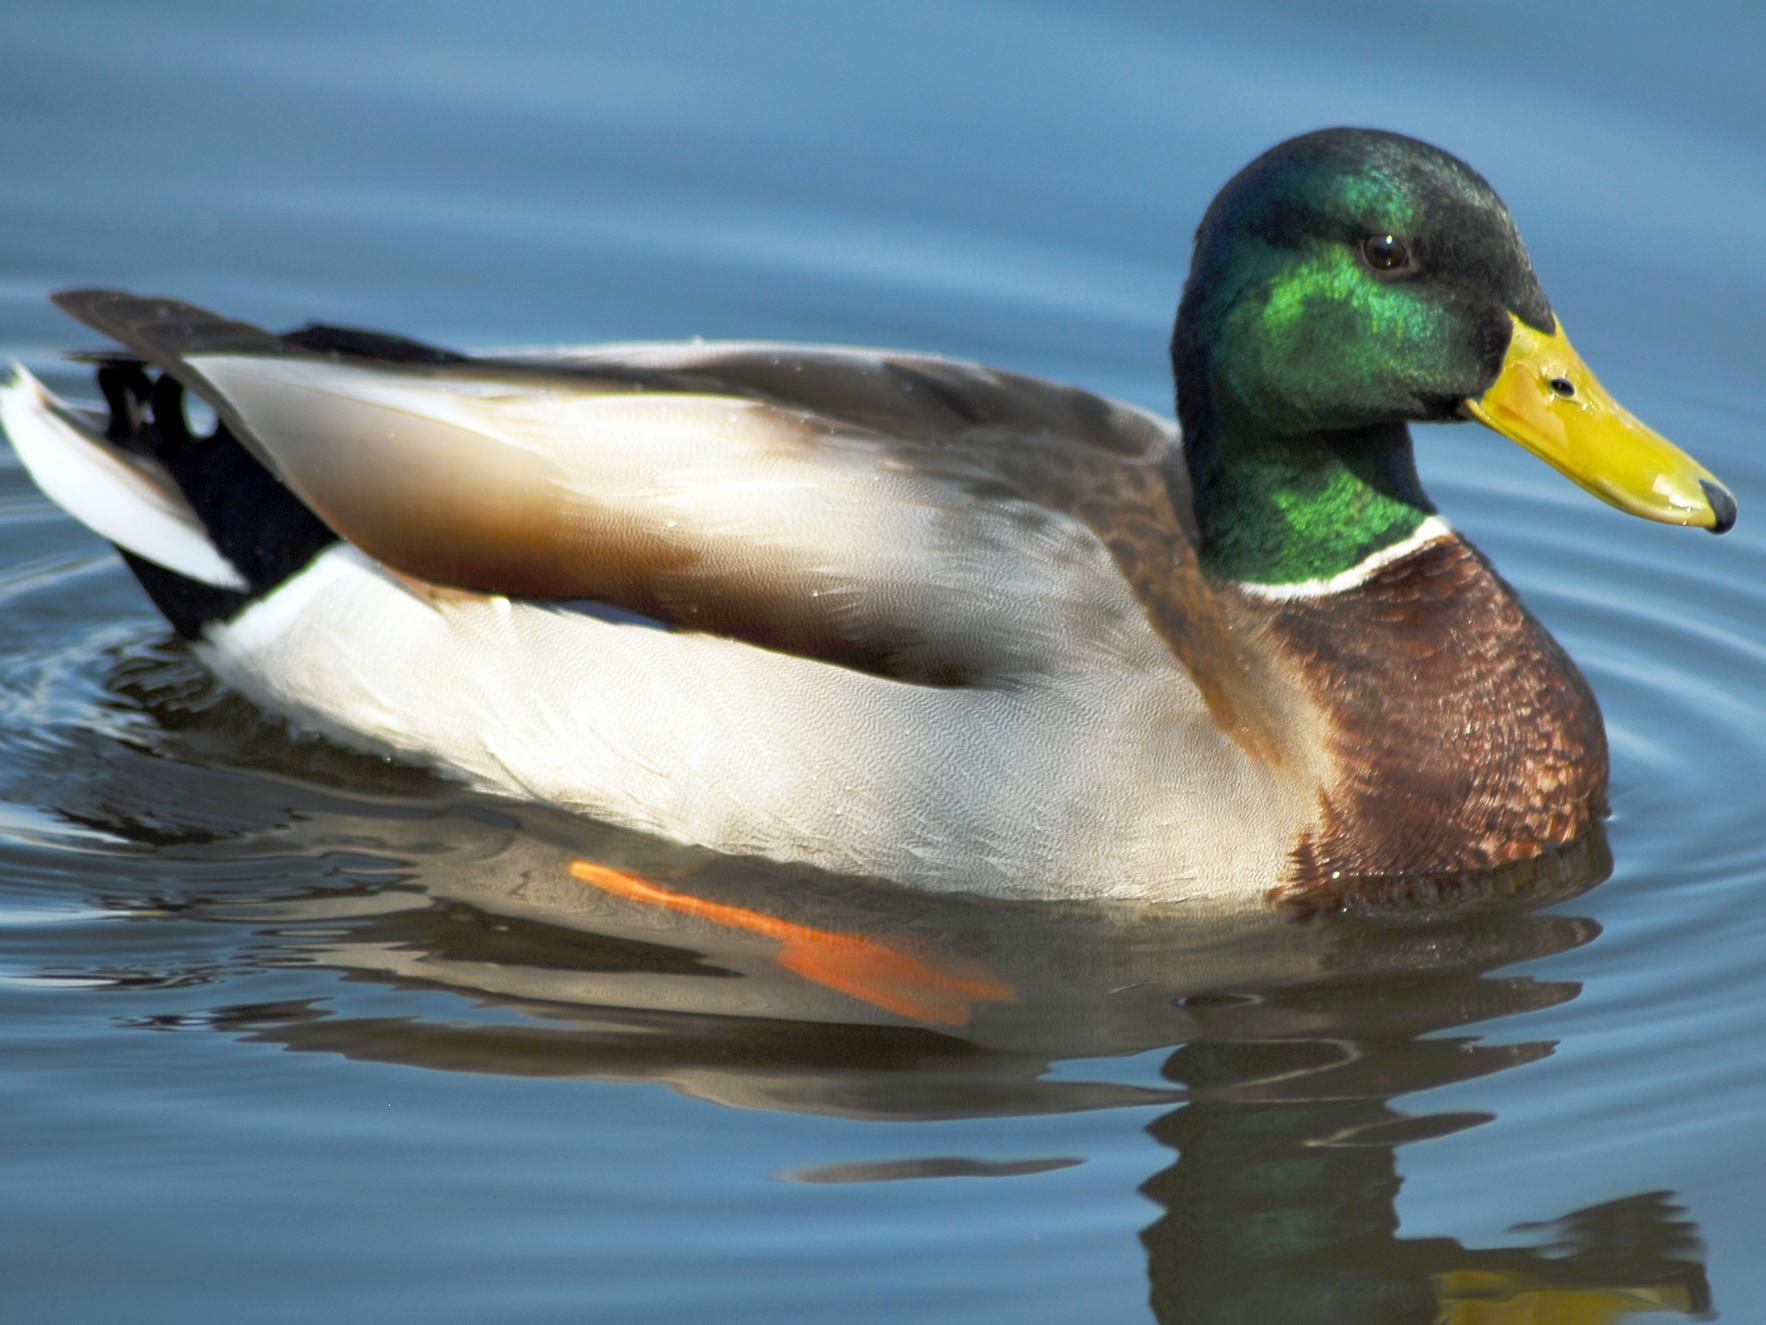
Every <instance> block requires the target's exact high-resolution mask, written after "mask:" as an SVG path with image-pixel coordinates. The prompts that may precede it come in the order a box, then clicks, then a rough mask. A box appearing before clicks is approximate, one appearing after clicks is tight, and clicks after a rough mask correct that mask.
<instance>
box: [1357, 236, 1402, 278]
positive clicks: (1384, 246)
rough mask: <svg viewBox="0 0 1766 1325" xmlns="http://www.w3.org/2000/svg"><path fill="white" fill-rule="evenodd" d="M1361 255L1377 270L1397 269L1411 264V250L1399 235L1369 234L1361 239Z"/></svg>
mask: <svg viewBox="0 0 1766 1325" xmlns="http://www.w3.org/2000/svg"><path fill="white" fill-rule="evenodd" d="M1361 256H1362V257H1364V258H1366V259H1367V265H1368V266H1370V267H1372V268H1373V269H1374V270H1375V271H1397V270H1398V269H1399V268H1400V267H1408V266H1410V250H1409V249H1408V248H1406V247H1405V246H1404V241H1403V240H1402V239H1400V238H1399V237H1398V236H1397V235H1369V236H1368V237H1367V238H1366V239H1364V240H1362V241H1361Z"/></svg>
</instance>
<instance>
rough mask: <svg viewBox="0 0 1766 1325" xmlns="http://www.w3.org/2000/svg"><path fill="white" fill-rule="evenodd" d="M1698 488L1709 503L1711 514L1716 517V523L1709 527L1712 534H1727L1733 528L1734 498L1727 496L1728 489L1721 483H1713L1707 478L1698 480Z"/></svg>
mask: <svg viewBox="0 0 1766 1325" xmlns="http://www.w3.org/2000/svg"><path fill="white" fill-rule="evenodd" d="M1699 487H1701V488H1703V489H1704V491H1705V500H1706V501H1708V502H1710V503H1711V513H1712V514H1713V515H1715V516H1716V517H1717V523H1716V524H1714V525H1712V526H1711V532H1712V533H1713V534H1727V533H1728V532H1729V531H1730V530H1731V529H1733V528H1735V498H1734V497H1731V496H1730V495H1729V489H1728V488H1726V487H1724V486H1723V485H1722V484H1721V483H1713V482H1711V480H1710V479H1708V478H1702V479H1700V480H1699Z"/></svg>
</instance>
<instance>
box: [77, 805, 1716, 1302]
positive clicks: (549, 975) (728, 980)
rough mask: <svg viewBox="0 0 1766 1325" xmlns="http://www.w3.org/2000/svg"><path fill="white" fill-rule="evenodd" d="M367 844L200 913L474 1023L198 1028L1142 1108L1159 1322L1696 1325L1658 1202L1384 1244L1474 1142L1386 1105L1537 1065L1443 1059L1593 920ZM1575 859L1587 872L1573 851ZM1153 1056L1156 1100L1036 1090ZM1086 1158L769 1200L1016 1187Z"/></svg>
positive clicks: (593, 847) (1554, 992)
mask: <svg viewBox="0 0 1766 1325" xmlns="http://www.w3.org/2000/svg"><path fill="white" fill-rule="evenodd" d="M319 818H320V820H323V818H324V816H322V815H321V816H319ZM303 823H304V827H302V828H300V829H299V833H300V835H301V836H303V837H304V836H305V835H306V833H307V832H309V831H311V830H312V829H313V828H314V826H315V824H314V821H313V820H312V819H311V818H308V819H306V820H303ZM112 826H113V828H114V823H113V825H112ZM318 826H319V827H320V829H321V831H329V832H333V833H335V831H336V830H337V827H338V825H337V824H336V823H335V821H333V822H331V823H329V824H324V823H322V822H321V823H320V824H319V825H318ZM376 832H377V834H378V837H379V840H378V841H377V842H376V843H375V844H374V846H375V849H374V851H373V852H372V854H371V855H364V856H363V857H361V860H362V861H363V862H364V864H365V865H366V866H368V867H367V868H365V870H364V871H363V872H362V873H361V874H360V875H359V876H358V878H357V880H356V882H355V884H354V886H352V887H347V888H343V889H331V888H326V889H320V890H314V891H312V892H310V893H309V894H308V895H306V896H304V897H299V898H283V899H280V900H276V901H273V902H258V903H247V904H241V903H240V902H239V901H238V900H237V899H234V900H229V899H227V898H225V897H224V896H215V897H214V898H212V899H211V900H210V901H209V902H208V903H207V904H206V906H207V909H208V911H209V913H210V914H211V915H212V916H214V917H216V918H221V917H226V918H229V919H231V920H234V921H236V922H238V923H242V924H246V925H249V926H250V927H251V928H252V931H253V935H254V939H255V940H256V941H258V942H259V943H260V944H261V943H262V941H263V940H265V939H270V940H273V941H272V942H271V943H270V944H269V946H268V947H267V948H261V949H260V951H262V953H263V956H262V958H261V960H263V961H264V962H266V963H271V964H295V963H298V964H319V965H323V966H326V967H331V968H336V969H341V970H344V971H347V972H350V973H352V974H353V975H354V976H355V977H356V978H358V979H371V980H373V981H376V982H383V983H385V984H389V985H393V986H409V987H424V988H431V989H433V988H436V987H446V988H450V989H453V990H456V991H459V992H460V993H462V994H463V995H466V996H467V997H468V998H470V999H471V1000H473V1001H474V1002H475V1003H476V1004H478V1005H479V1006H481V1007H488V1008H490V1009H494V1010H495V1013H496V1015H495V1017H494V1018H485V1019H474V1018H472V1017H466V1018H449V1019H447V1020H431V1019H426V1018H424V1017H422V1016H392V1017H387V1016H375V1017H362V1016H354V1015H350V1013H349V1010H348V1003H349V1000H348V999H339V1000H336V1002H335V1004H334V1003H332V1002H331V1001H326V1000H311V1001H304V1002H299V1003H283V1004H274V1005H252V1006H234V1007H228V1008H220V1009H216V1010H215V1011H214V1012H213V1013H212V1014H211V1016H210V1017H209V1018H208V1021H209V1024H212V1025H215V1026H218V1027H221V1028H224V1029H227V1030H229V1031H232V1032H234V1033H238V1034H241V1035H243V1036H245V1037H247V1038H250V1039H253V1040H259V1041H270V1042H275V1043H278V1044H282V1045H286V1046H288V1047H289V1048H292V1049H296V1050H302V1051H308V1052H324V1053H334V1054H340V1055H343V1056H346V1057H350V1058H355V1059H363V1060H372V1061H378V1062H393V1063H402V1064H411V1065H418V1066H423V1067H427V1068H434V1069H441V1070H448V1071H462V1072H485V1073H502V1074H515V1075H530V1076H569V1077H587V1078H594V1079H599V1080H632V1081H647V1082H656V1081H660V1082H667V1083H670V1084H672V1085H674V1086H675V1087H676V1088H678V1089H680V1090H682V1091H684V1092H687V1093H689V1094H692V1095H694V1096H697V1097H700V1098H703V1099H708V1100H716V1101H721V1102H723V1103H726V1104H731V1105H737V1106H741V1107H747V1108H765V1109H774V1110H786V1111H797V1112H810V1113H820V1114H831V1115H838V1116H843V1117H851V1118H883V1119H911V1118H974V1117H987V1116H996V1117H997V1116H1021V1115H1029V1114H1033V1113H1052V1112H1059V1111H1074V1110H1109V1109H1114V1108H1118V1107H1121V1106H1130V1105H1136V1106H1145V1105H1149V1104H1151V1105H1161V1104H1168V1105H1169V1106H1170V1107H1169V1108H1167V1109H1165V1111H1164V1112H1162V1113H1161V1114H1160V1115H1159V1117H1158V1118H1157V1120H1156V1121H1154V1122H1153V1123H1152V1125H1151V1127H1150V1131H1151V1134H1152V1135H1153V1137H1154V1138H1156V1139H1157V1140H1158V1141H1159V1142H1160V1144H1161V1145H1163V1146H1166V1147H1168V1148H1169V1149H1170V1150H1171V1151H1172V1152H1174V1158H1173V1160H1172V1162H1171V1163H1170V1165H1169V1166H1168V1167H1166V1168H1164V1169H1162V1170H1160V1171H1158V1172H1156V1173H1154V1174H1153V1175H1152V1176H1150V1177H1149V1178H1147V1179H1146V1180H1145V1182H1144V1183H1143V1184H1142V1185H1141V1188H1140V1190H1141V1192H1143V1193H1144V1194H1145V1195H1146V1196H1148V1197H1150V1198H1151V1199H1152V1201H1154V1202H1155V1203H1156V1204H1157V1205H1158V1206H1159V1207H1160V1213H1159V1215H1158V1217H1157V1218H1156V1219H1154V1220H1153V1221H1152V1222H1151V1223H1150V1224H1149V1225H1148V1226H1147V1227H1146V1228H1145V1229H1144V1230H1143V1231H1142V1233H1141V1240H1142V1242H1143V1243H1144V1246H1145V1251H1146V1258H1147V1266H1148V1273H1149V1283H1150V1298H1151V1302H1152V1305H1153V1308H1154V1311H1155V1314H1156V1316H1157V1317H1158V1319H1160V1320H1161V1321H1164V1322H1259V1323H1274V1325H1281V1323H1283V1322H1327V1321H1329V1322H1340V1321H1356V1322H1386V1321H1392V1322H1400V1321H1403V1322H1410V1321H1416V1322H1446V1323H1447V1325H1499V1323H1500V1325H1511V1323H1518V1322H1532V1323H1534V1325H1543V1323H1545V1322H1575V1323H1576V1325H1582V1323H1584V1322H1586V1323H1590V1325H1596V1323H1599V1322H1609V1321H1620V1320H1624V1319H1627V1318H1629V1317H1631V1316H1632V1315H1634V1314H1637V1313H1645V1312H1663V1311H1667V1312H1672V1313H1697V1312H1702V1311H1704V1310H1707V1309H1708V1308H1709V1305H1710V1303H1709V1293H1708V1290H1707V1288H1706V1285H1705V1277H1704V1272H1703V1268H1702V1264H1701V1260H1700V1248H1699V1243H1698V1239H1697V1235H1696V1230H1695V1228H1694V1227H1693V1225H1692V1223H1691V1222H1690V1220H1689V1219H1688V1218H1687V1217H1686V1216H1685V1215H1684V1214H1683V1213H1682V1212H1681V1211H1680V1210H1678V1209H1677V1208H1676V1207H1675V1206H1674V1205H1673V1203H1672V1201H1671V1198H1670V1197H1669V1196H1668V1195H1667V1194H1664V1193H1648V1194H1640V1195H1628V1196H1625V1197H1623V1198H1621V1199H1618V1200H1615V1201H1612V1202H1610V1203H1608V1204H1605V1205H1601V1206H1598V1207H1595V1208H1591V1209H1584V1210H1576V1211H1570V1212H1567V1213H1566V1212H1562V1211H1558V1210H1552V1209H1549V1208H1546V1209H1536V1210H1528V1211H1525V1212H1524V1213H1525V1215H1526V1217H1527V1218H1528V1219H1529V1220H1534V1221H1539V1220H1544V1221H1549V1222H1545V1223H1540V1224H1539V1225H1538V1226H1537V1229H1536V1231H1533V1232H1531V1233H1529V1234H1528V1235H1527V1236H1526V1237H1525V1239H1524V1240H1525V1241H1527V1242H1530V1243H1531V1244H1532V1245H1530V1246H1523V1247H1518V1248H1517V1247H1505V1248H1499V1249H1487V1250H1484V1249H1477V1248H1473V1247H1467V1246H1464V1245H1462V1244H1461V1243H1460V1242H1458V1241H1454V1240H1450V1239H1441V1238H1405V1237H1403V1236H1401V1235H1400V1234H1399V1231H1398V1217H1397V1212H1396V1206H1395V1199H1396V1196H1397V1193H1398V1190H1399V1186H1400V1177H1399V1173H1398V1163H1397V1149H1398V1147H1399V1146H1401V1145H1402V1144H1404V1143H1406V1142H1409V1141H1414V1140H1419V1139H1424V1138H1428V1137H1432V1136H1438V1135H1442V1134H1444V1133H1447V1132H1451V1131H1454V1130H1457V1129H1461V1128H1465V1127H1469V1126H1474V1125H1476V1124H1478V1123H1481V1122H1484V1121H1488V1118H1489V1115H1485V1114H1471V1113H1435V1114H1411V1113H1407V1112H1406V1111H1405V1110H1404V1109H1403V1108H1401V1107H1400V1106H1399V1105H1398V1104H1397V1103H1396V1101H1398V1100H1400V1099H1401V1097H1404V1096H1406V1095H1409V1094H1412V1093H1414V1092H1417V1091H1420V1090H1425V1089H1428V1088H1431V1087H1437V1086H1443V1085H1447V1084H1449V1083H1452V1082H1456V1081H1463V1080H1467V1079H1469V1078H1472V1077H1476V1076H1480V1075H1485V1074H1490V1073H1495V1072H1500V1071H1502V1070H1504V1069H1506V1068H1509V1067H1513V1066H1517V1065H1520V1064H1524V1063H1527V1062H1530V1061H1534V1060H1536V1059H1539V1058H1541V1057H1543V1056H1545V1055H1547V1054H1549V1053H1550V1052H1551V1049H1552V1046H1551V1044H1549V1043H1547V1042H1543V1041H1531V1042H1528V1041H1522V1042H1514V1043H1487V1042H1485V1041H1484V1040H1482V1039H1481V1038H1480V1037H1479V1036H1478V1035H1477V1034H1475V1033H1472V1032H1470V1031H1468V1030H1467V1029H1466V1028H1469V1027H1472V1026H1474V1025H1475V1024H1477V1023H1482V1022H1488V1021H1490V1020H1492V1019H1496V1018H1501V1017H1506V1016H1510V1015H1512V1014H1516V1013H1520V1012H1525V1011H1529V1010H1533V1009H1539V1008H1544V1007H1548V1006H1551V1005H1553V1004H1557V1003H1561V1002H1564V1001H1567V1000H1569V999H1572V998H1574V997H1575V996H1576V995H1577V993H1578V992H1579V987H1578V986H1577V985H1575V984H1572V983H1568V982H1554V981H1550V980H1541V979H1537V978H1535V977H1533V976H1530V975H1516V974H1504V973H1503V968H1505V967H1509V966H1512V965H1513V964H1515V963H1517V962H1521V961H1525V960H1529V959H1534V958H1539V957H1544V956H1547V955H1549V954H1552V953H1558V952H1563V951H1565V950H1567V949H1570V948H1573V947H1575V946H1577V945H1579V944H1582V943H1585V942H1587V941H1589V940H1590V939H1591V938H1593V937H1594V935H1595V933H1596V929H1595V927H1594V925H1593V923H1592V922H1590V921H1587V920H1582V919H1577V918H1574V917H1571V916H1564V915H1556V914H1541V913H1539V912H1537V911H1530V910H1527V909H1524V908H1523V907H1521V906H1519V905H1500V906H1490V907H1485V908H1482V909H1475V910H1471V911H1467V912H1465V913H1463V914H1460V915H1458V916H1457V917H1452V918H1447V919H1436V920H1432V921H1430V922H1429V923H1427V924H1423V923H1419V922H1416V921H1413V920H1398V919H1392V920H1386V921H1379V920H1369V919H1365V918H1364V919H1357V920H1350V921H1307V922H1294V921H1292V920H1284V919H1278V918H1271V917H1259V918H1255V919H1239V920H1236V921H1227V920H1223V919H1221V918H1219V917H1213V918H1192V917H1190V916H1187V915H1185V914H1184V913H1182V912H1181V911H1172V910H1164V911H1159V912H1149V911H1145V910H1139V911H1137V910H1133V909H1124V908H1111V909H1104V908H1098V907H1088V906H1079V905H1062V906H1051V905H1047V904H1025V905H1009V904H1002V903H997V902H981V901H977V900H974V899H968V898H943V897H929V896H925V895H922V894H911V895H910V894H904V893H903V892H901V891H900V890H896V889H891V888H885V887H878V886H875V885H867V884H864V883H860V882H853V881H845V880H837V879H829V878H826V877H824V876H817V875H811V874H808V873H805V872H801V871H789V870H781V869H779V868H778V867H776V866H768V865H761V864H756V863H752V862H742V861H735V860H729V859H726V858H719V857H712V856H708V855H705V854H704V853H695V852H692V851H688V850H684V849H681V848H678V847H672V846H667V845H664V844H658V843H654V842H651V841H648V840H643V839H637V838H634V837H631V836H630V835H625V834H620V833H617V832H613V831H611V830H604V829H590V828H586V827H585V826H584V825H582V824H580V823H576V822H575V821H562V820H549V819H547V818H546V817H545V816H543V815H540V814H537V813H531V814H530V813H528V812H523V813H522V817H521V822H520V824H517V823H515V822H514V820H513V819H512V818H509V817H507V816H505V815H502V814H500V813H498V812H496V811H494V810H491V809H487V807H485V806H483V805H476V804H467V805H460V804H458V803H456V804H455V805H453V806H451V807H437V808H436V809H435V810H434V812H433V813H430V814H417V815H406V816H405V817H401V818H394V819H383V820H380V821H378V822H377V824H376ZM359 845H363V846H365V845H366V843H361V842H359ZM1589 859H1590V860H1591V861H1592V865H1591V868H1593V869H1596V870H1598V868H1599V867H1600V864H1601V859H1600V853H1599V850H1598V849H1597V850H1595V851H1594V852H1593V853H1592V854H1591V856H1590V858H1589ZM376 860H377V861H378V862H379V864H378V866H374V865H373V862H374V861H376ZM1583 881H1584V882H1586V880H1583ZM1558 883H1559V884H1560V885H1561V884H1563V883H1564V881H1563V880H1562V879H1559V880H1558ZM1570 884H1571V885H1572V886H1573V884H1574V881H1573V880H1572V881H1570ZM510 1013H514V1014H518V1015H514V1016H511V1015H509V1014H510ZM1167 1047H1168V1048H1169V1049H1170V1053H1169V1056H1168V1057H1167V1058H1166V1059H1165V1062H1164V1066H1163V1070H1162V1076H1163V1078H1164V1084H1159V1083H1158V1082H1153V1081H1148V1080H1145V1079H1142V1080H1139V1081H1135V1082H1112V1081H1109V1080H1101V1079H1097V1076H1098V1073H1097V1072H1096V1071H1092V1072H1088V1074H1087V1075H1088V1076H1089V1077H1090V1078H1091V1079H1075V1078H1074V1077H1073V1076H1072V1075H1071V1074H1068V1075H1067V1076H1066V1077H1065V1078H1064V1077H1063V1075H1062V1074H1060V1073H1053V1074H1051V1068H1052V1067H1053V1066H1054V1065H1055V1064H1057V1063H1059V1062H1062V1061H1065V1060H1075V1059H1086V1060H1093V1064H1094V1067H1095V1064H1096V1060H1100V1059H1109V1058H1112V1057H1115V1056H1121V1055H1129V1054H1140V1053H1145V1052H1147V1051H1157V1050H1159V1049H1161V1048H1167ZM1134 1117H1135V1120H1136V1121H1135V1124H1134V1125H1136V1126H1139V1125H1141V1122H1140V1118H1141V1115H1140V1114H1139V1113H1137V1114H1136V1115H1134ZM1085 1158H1086V1157H1085V1156H1084V1155H1047V1156H1042V1155H1033V1156H1027V1157H1022V1158H1016V1159H1008V1160H1003V1161H1002V1160H984V1159H976V1158H971V1157H966V1156H961V1155H945V1154H939V1155H928V1156H924V1157H920V1158H915V1159H909V1160H901V1159H894V1160H890V1161H886V1162H881V1163H865V1162H853V1163H848V1164H837V1165H824V1166H822V1167H819V1168H808V1169H804V1170H799V1171H794V1172H791V1173H788V1174H783V1175H780V1176H784V1177H788V1178H792V1179H794V1180H798V1181H806V1182H816V1183H834V1182H879V1181H895V1180H904V1179H923V1178H931V1177H946V1176H1016V1175H1021V1174H1034V1173H1039V1172H1046V1171H1050V1170H1053V1169H1058V1168H1061V1167H1064V1166H1070V1165H1072V1164H1075V1163H1080V1162H1083V1161H1084V1160H1085ZM1620 1186H1621V1187H1622V1181H1621V1183H1620Z"/></svg>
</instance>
